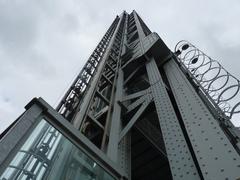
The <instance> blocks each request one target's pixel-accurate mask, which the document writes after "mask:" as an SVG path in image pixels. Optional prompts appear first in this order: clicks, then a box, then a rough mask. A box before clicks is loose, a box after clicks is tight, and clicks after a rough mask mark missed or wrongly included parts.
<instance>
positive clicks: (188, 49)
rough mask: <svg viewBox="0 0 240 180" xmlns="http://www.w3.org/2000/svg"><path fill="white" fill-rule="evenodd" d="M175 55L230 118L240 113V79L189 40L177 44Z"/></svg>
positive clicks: (214, 102)
mask: <svg viewBox="0 0 240 180" xmlns="http://www.w3.org/2000/svg"><path fill="white" fill-rule="evenodd" d="M175 55H176V56H177V57H178V60H179V61H180V63H182V64H183V65H184V66H185V67H186V68H187V70H188V71H189V73H190V74H191V75H192V77H193V78H195V80H196V82H197V85H198V86H201V88H202V89H203V91H204V93H206V95H208V96H209V97H210V98H211V100H212V102H213V104H214V105H215V106H218V109H220V110H221V111H222V112H223V113H224V114H225V115H226V116H227V117H229V118H230V119H232V118H233V116H236V115H237V114H238V115H239V113H240V81H239V80H238V79H237V78H236V77H234V76H233V75H231V74H230V73H229V72H228V71H227V70H225V69H224V68H223V66H222V65H221V64H219V62H218V61H216V60H214V59H212V58H211V57H209V56H207V55H206V54H205V53H204V52H202V51H201V50H199V49H198V48H196V47H195V46H194V45H192V44H191V43H189V42H188V41H185V40H182V41H180V42H178V43H177V45H176V46H175Z"/></svg>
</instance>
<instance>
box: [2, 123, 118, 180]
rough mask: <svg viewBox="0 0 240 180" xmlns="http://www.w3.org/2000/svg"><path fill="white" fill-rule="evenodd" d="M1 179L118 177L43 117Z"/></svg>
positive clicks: (70, 179) (111, 178) (77, 179)
mask: <svg viewBox="0 0 240 180" xmlns="http://www.w3.org/2000/svg"><path fill="white" fill-rule="evenodd" d="M0 179H1V180H8V179H11V180H12V179H14V180H20V179H21V180H22V179H23V180H31V179H36V180H40V179H49V180H51V179H54V180H55V179H59V180H103V179H104V180H114V179H113V177H112V176H110V175H109V174H108V173H106V171H105V170H104V169H103V168H102V167H100V166H99V165H98V164H96V162H94V161H93V160H92V159H90V158H89V157H88V156H86V155H85V154H84V153H83V152H82V151H81V150H79V149H78V148H77V147H76V146H75V145H74V144H72V143H71V142H70V141H69V140H68V139H67V138H65V137H64V136H63V135H62V134H61V133H60V132H59V131H57V130H56V129H55V128H54V127H53V126H51V125H50V124H49V123H48V122H47V121H45V120H41V121H40V123H39V124H38V125H37V126H36V128H35V129H34V130H33V131H32V133H31V135H30V136H29V137H28V139H27V140H26V142H25V143H24V144H23V146H22V147H21V149H20V150H19V151H18V153H17V154H16V156H15V157H14V158H13V160H12V161H11V163H10V164H9V165H8V167H7V168H6V169H5V170H4V172H3V173H2V174H1V175H0Z"/></svg>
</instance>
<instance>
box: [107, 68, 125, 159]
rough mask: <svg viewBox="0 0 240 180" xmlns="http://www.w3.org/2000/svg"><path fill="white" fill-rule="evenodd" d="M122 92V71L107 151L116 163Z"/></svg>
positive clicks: (118, 80)
mask: <svg viewBox="0 0 240 180" xmlns="http://www.w3.org/2000/svg"><path fill="white" fill-rule="evenodd" d="M122 91H123V72H122V70H121V69H120V70H119V72H118V78H117V86H116V95H115V103H114V107H113V115H112V122H111V128H110V134H109V144H110V145H109V146H108V150H107V155H108V157H109V158H110V159H112V160H113V161H114V162H117V161H118V139H119V133H120V130H121V128H122V127H121V106H120V105H119V103H118V101H120V100H121V99H122Z"/></svg>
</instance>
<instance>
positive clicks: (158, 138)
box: [134, 119, 167, 158]
mask: <svg viewBox="0 0 240 180" xmlns="http://www.w3.org/2000/svg"><path fill="white" fill-rule="evenodd" d="M134 127H135V128H136V129H137V130H138V131H139V132H140V133H141V134H142V135H143V136H144V137H145V138H146V139H147V140H148V141H149V142H150V143H151V144H152V145H153V146H154V147H155V148H156V149H157V150H158V151H159V152H160V153H161V154H162V155H163V156H164V157H165V158H167V154H166V150H165V148H164V147H165V146H164V142H163V139H162V135H161V133H160V130H159V129H158V128H157V127H155V126H153V125H152V123H150V122H149V121H148V120H147V119H143V120H141V121H138V122H137V123H135V125H134Z"/></svg>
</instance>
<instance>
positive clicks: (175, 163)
mask: <svg viewBox="0 0 240 180" xmlns="http://www.w3.org/2000/svg"><path fill="white" fill-rule="evenodd" d="M239 89H240V85H239V80H238V79H236V78H235V77H234V76H232V75H231V74H230V73H228V72H227V71H226V70H225V69H224V68H223V67H222V66H221V65H220V64H219V63H218V62H217V61H215V60H213V59H211V58H210V57H208V56H207V55H206V54H204V53H203V52H202V51H200V50H199V49H197V48H196V47H195V46H194V45H192V44H190V43H189V42H186V41H180V42H179V43H178V44H177V45H176V48H175V50H174V51H171V50H170V49H169V48H168V47H167V46H166V44H165V43H164V42H163V41H162V40H161V38H160V37H159V36H158V34H157V33H155V32H153V33H152V32H151V31H150V30H149V28H148V27H147V26H146V24H145V23H144V22H143V20H142V19H141V18H140V17H139V15H138V14H137V13H136V11H133V12H132V13H130V14H128V13H126V12H125V11H124V12H123V13H122V14H121V15H120V16H117V17H116V18H115V20H114V21H113V23H112V24H111V26H110V27H109V29H108V30H107V32H106V34H105V35H104V36H103V38H102V39H101V41H100V42H99V44H98V45H97V47H96V48H95V50H94V51H93V53H92V54H91V56H90V57H89V59H88V60H87V62H86V64H85V66H84V67H83V69H82V70H81V72H80V73H79V75H78V76H77V77H76V79H75V80H74V82H73V83H72V85H71V87H70V88H69V89H68V91H67V92H66V94H65V95H64V97H63V98H62V100H61V102H60V103H59V105H58V106H57V107H56V108H55V109H54V108H52V107H51V106H50V105H48V104H47V103H46V102H45V101H44V100H43V99H41V98H34V99H33V100H32V101H31V102H30V103H29V104H28V105H27V106H26V107H25V108H26V111H25V112H24V113H23V114H22V115H21V116H20V117H19V118H18V119H17V120H16V121H14V122H13V124H12V125H11V126H10V127H9V128H8V129H6V130H5V131H4V132H3V133H2V134H1V136H0V138H1V141H0V163H1V167H0V179H1V180H6V179H26V180H30V179H54V180H55V179H60V180H61V179H62V180H63V179H64V180H65V179H68V180H70V179H71V180H72V179H73V180H77V179H84V180H85V179H87V180H102V179H104V180H105V179H106V180H113V179H115V180H116V179H126V180H130V179H131V180H156V179H163V180H168V179H174V180H200V179H202V180H203V179H204V180H236V179H239V178H240V156H239V153H240V149H239V147H240V146H239V138H240V133H239V132H240V131H239V130H238V128H236V127H235V126H234V125H233V124H232V122H231V120H236V119H237V115H238V113H239V112H240V107H239V106H240V102H239V99H238V98H237V97H239Z"/></svg>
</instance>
